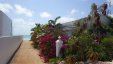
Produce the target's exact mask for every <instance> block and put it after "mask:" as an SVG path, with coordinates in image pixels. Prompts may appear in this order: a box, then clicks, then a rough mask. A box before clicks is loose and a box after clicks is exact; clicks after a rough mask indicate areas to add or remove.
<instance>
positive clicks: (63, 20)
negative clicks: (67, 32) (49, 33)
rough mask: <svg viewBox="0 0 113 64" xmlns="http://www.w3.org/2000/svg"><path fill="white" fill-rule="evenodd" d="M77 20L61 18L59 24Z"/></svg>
mask: <svg viewBox="0 0 113 64" xmlns="http://www.w3.org/2000/svg"><path fill="white" fill-rule="evenodd" d="M73 20H75V19H74V18H71V17H61V18H60V19H59V20H58V21H57V23H66V22H70V21H73Z"/></svg>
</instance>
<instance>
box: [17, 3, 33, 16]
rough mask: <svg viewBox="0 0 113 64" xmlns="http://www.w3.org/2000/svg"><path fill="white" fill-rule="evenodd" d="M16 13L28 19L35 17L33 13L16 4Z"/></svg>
mask: <svg viewBox="0 0 113 64" xmlns="http://www.w3.org/2000/svg"><path fill="white" fill-rule="evenodd" d="M15 9H16V10H15V11H16V13H17V14H22V15H26V16H28V17H32V16H33V12H32V11H31V10H29V9H27V8H24V7H22V6H21V5H18V4H16V5H15Z"/></svg>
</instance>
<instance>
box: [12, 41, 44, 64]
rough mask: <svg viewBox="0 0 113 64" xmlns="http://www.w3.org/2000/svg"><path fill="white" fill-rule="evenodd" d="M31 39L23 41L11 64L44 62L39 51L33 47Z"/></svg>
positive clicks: (41, 63)
mask: <svg viewBox="0 0 113 64" xmlns="http://www.w3.org/2000/svg"><path fill="white" fill-rule="evenodd" d="M31 43H32V42H31V41H23V42H22V44H21V46H20V48H19V50H18V51H17V52H16V54H15V56H14V57H13V59H12V61H11V63H10V64H44V63H43V62H42V60H41V59H40V57H39V56H38V53H39V52H38V51H37V50H35V49H33V47H32V46H31Z"/></svg>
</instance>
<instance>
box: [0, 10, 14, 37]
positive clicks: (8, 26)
mask: <svg viewBox="0 0 113 64" xmlns="http://www.w3.org/2000/svg"><path fill="white" fill-rule="evenodd" d="M0 36H12V21H11V19H10V18H9V17H8V16H7V15H6V14H5V13H3V12H2V11H0Z"/></svg>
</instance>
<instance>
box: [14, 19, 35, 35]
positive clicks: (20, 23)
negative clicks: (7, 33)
mask: <svg viewBox="0 0 113 64" xmlns="http://www.w3.org/2000/svg"><path fill="white" fill-rule="evenodd" d="M26 21H27V22H26ZM34 26H35V22H32V21H31V20H29V19H27V20H24V19H22V18H16V19H14V20H13V35H29V34H30V33H31V31H30V30H31V28H33V27H34Z"/></svg>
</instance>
